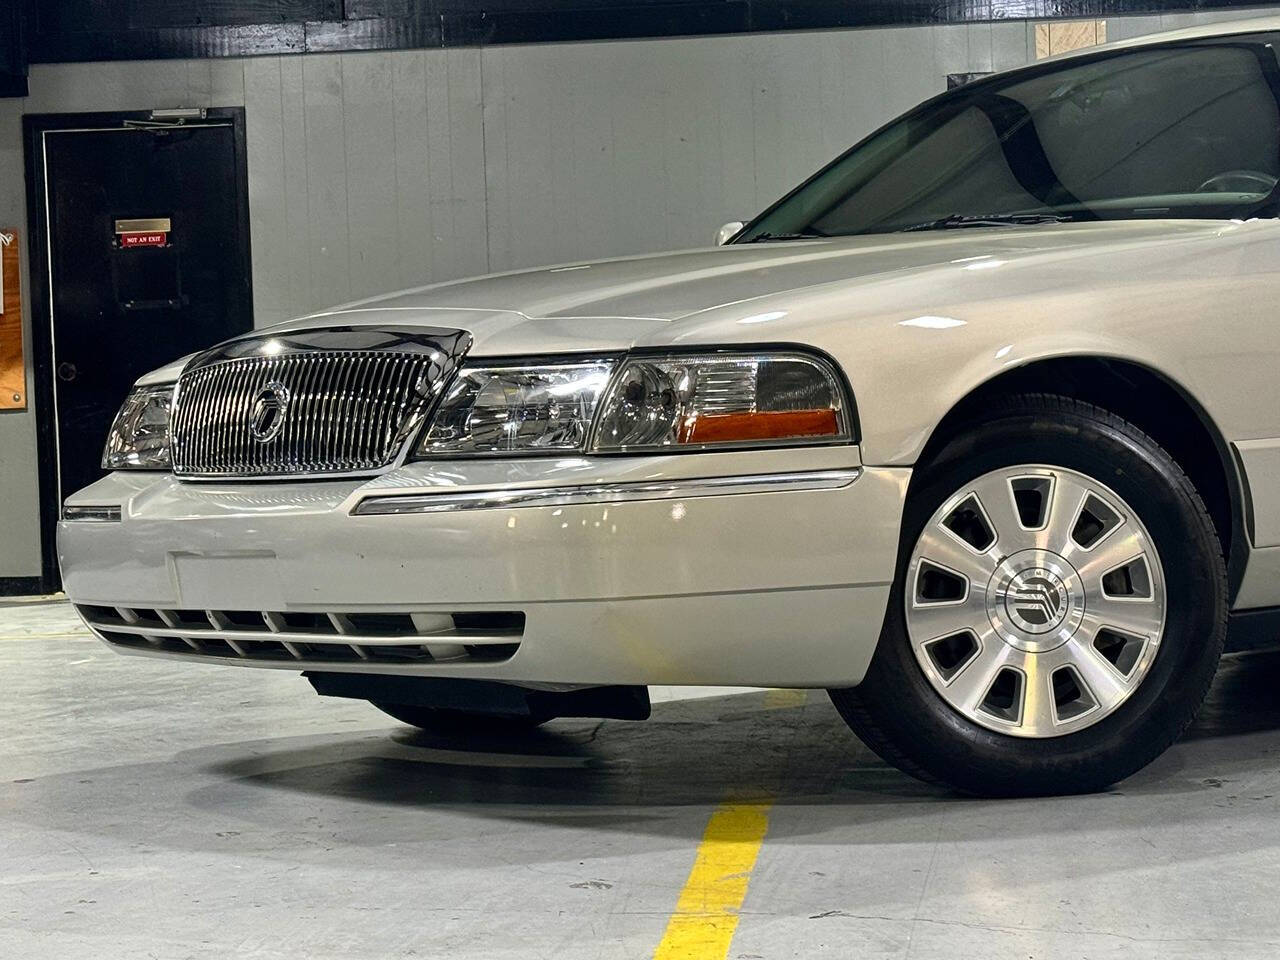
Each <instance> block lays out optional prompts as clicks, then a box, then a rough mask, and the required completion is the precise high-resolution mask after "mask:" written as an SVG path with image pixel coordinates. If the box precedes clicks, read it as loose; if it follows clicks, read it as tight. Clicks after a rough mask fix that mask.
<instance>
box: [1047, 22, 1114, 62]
mask: <svg viewBox="0 0 1280 960" xmlns="http://www.w3.org/2000/svg"><path fill="white" fill-rule="evenodd" d="M1106 42H1107V21H1105V20H1064V21H1056V22H1054V23H1037V24H1036V59H1037V60H1043V59H1044V58H1045V57H1051V56H1055V55H1057V54H1059V53H1070V52H1071V51H1072V50H1082V49H1084V48H1085V47H1093V46H1096V45H1098V44H1100V43H1106Z"/></svg>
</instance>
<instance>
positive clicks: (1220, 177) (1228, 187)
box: [1196, 170, 1276, 193]
mask: <svg viewBox="0 0 1280 960" xmlns="http://www.w3.org/2000/svg"><path fill="white" fill-rule="evenodd" d="M1275 186H1276V178H1275V177H1273V176H1271V174H1269V173H1263V172H1262V171H1261V170H1228V171H1226V172H1225V173H1219V174H1217V175H1216V176H1212V177H1210V178H1209V179H1208V180H1206V181H1205V182H1204V183H1202V184H1200V186H1199V187H1197V188H1196V193H1270V192H1271V191H1272V190H1274V189H1275Z"/></svg>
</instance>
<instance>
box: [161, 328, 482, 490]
mask: <svg viewBox="0 0 1280 960" xmlns="http://www.w3.org/2000/svg"><path fill="white" fill-rule="evenodd" d="M467 342H469V338H467V337H466V335H465V334H458V333H456V332H449V333H448V334H447V335H445V334H444V333H443V332H441V331H427V332H422V331H414V332H408V331H405V330H399V329H392V328H340V329H327V330H316V331H304V332H300V333H292V334H287V335H279V336H276V337H261V336H259V337H253V338H248V339H246V340H240V341H233V342H232V343H231V344H229V345H227V346H226V347H223V348H219V349H218V350H216V351H215V352H213V353H211V354H207V355H204V356H202V357H200V358H197V359H196V360H195V361H193V362H192V363H191V364H190V365H189V366H188V368H187V370H186V371H185V372H184V373H183V375H182V377H181V378H180V379H179V381H178V391H177V394H176V397H175V401H174V411H173V459H174V472H175V473H176V474H178V475H179V476H184V477H208V478H219V477H221V478H228V477H258V478H263V477H280V476H297V475H302V474H305V475H313V476H332V475H340V474H350V473H368V472H372V471H376V470H378V469H380V468H384V467H387V466H389V465H391V464H392V463H394V462H395V460H396V459H397V457H398V455H399V453H400V451H401V449H402V448H403V446H404V444H405V442H406V441H407V439H408V437H409V435H410V434H411V433H412V432H413V430H414V428H415V427H416V426H417V425H418V424H419V423H421V421H422V418H423V417H424V416H425V415H426V413H427V411H428V409H429V407H430V405H431V404H432V403H433V402H434V400H435V398H436V397H437V396H438V395H439V392H440V390H441V389H442V388H443V387H444V384H445V382H446V380H447V379H448V376H449V375H450V374H451V373H452V371H453V369H454V367H455V366H456V362H457V359H458V357H460V355H461V353H462V352H465V343H467ZM344 346H345V347H348V348H346V349H344ZM268 407H270V408H271V409H270V410H268V409H267V408H268ZM277 418H278V422H277ZM264 428H268V429H264Z"/></svg>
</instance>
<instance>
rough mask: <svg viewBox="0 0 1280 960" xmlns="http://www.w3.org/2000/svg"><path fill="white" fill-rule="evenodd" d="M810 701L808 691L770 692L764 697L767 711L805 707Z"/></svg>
mask: <svg viewBox="0 0 1280 960" xmlns="http://www.w3.org/2000/svg"><path fill="white" fill-rule="evenodd" d="M808 701H809V691H808V690H769V691H768V692H766V693H765V695H764V707H765V709H766V710H786V709H787V708H788V707H803V706H804V705H805V704H806V703H807V702H808Z"/></svg>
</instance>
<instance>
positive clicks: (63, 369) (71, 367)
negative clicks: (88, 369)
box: [58, 363, 80, 383]
mask: <svg viewBox="0 0 1280 960" xmlns="http://www.w3.org/2000/svg"><path fill="white" fill-rule="evenodd" d="M79 373H80V371H79V370H77V369H76V365H75V364H74V363H60V364H58V379H59V380H63V381H65V382H67V383H70V382H71V381H72V380H74V379H75V378H76V377H77V376H78V375H79Z"/></svg>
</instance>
